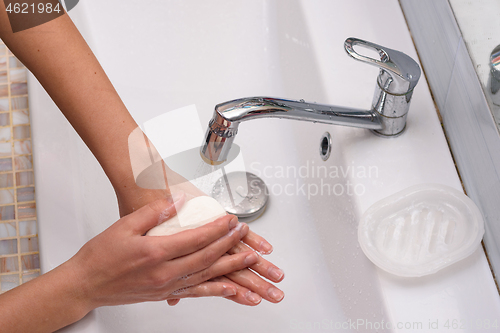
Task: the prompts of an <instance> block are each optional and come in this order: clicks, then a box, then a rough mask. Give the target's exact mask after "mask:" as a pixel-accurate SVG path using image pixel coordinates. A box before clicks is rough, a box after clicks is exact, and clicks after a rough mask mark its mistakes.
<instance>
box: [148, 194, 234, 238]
mask: <svg viewBox="0 0 500 333" xmlns="http://www.w3.org/2000/svg"><path fill="white" fill-rule="evenodd" d="M224 215H226V211H225V209H224V208H222V206H221V205H220V204H219V203H218V202H217V200H215V199H214V198H212V197H208V196H201V197H195V198H193V199H191V200H189V201H188V202H186V203H185V204H184V205H183V206H182V207H181V209H179V210H178V211H177V215H175V216H174V217H172V218H171V219H168V220H167V221H165V222H163V223H162V224H160V225H157V226H156V227H154V228H152V229H151V230H149V231H148V232H147V233H146V236H167V235H173V234H176V233H178V232H181V231H183V230H187V229H193V228H196V227H200V226H202V225H204V224H207V223H210V222H213V221H215V220H216V219H218V218H219V217H222V216H224Z"/></svg>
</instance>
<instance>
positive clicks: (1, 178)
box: [0, 165, 14, 188]
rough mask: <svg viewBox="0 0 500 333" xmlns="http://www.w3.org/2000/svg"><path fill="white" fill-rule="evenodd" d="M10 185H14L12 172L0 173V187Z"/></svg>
mask: <svg viewBox="0 0 500 333" xmlns="http://www.w3.org/2000/svg"><path fill="white" fill-rule="evenodd" d="M0 166H1V165H0ZM12 186H14V174H12V173H0V187H1V188H5V187H12Z"/></svg>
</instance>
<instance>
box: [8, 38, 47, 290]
mask: <svg viewBox="0 0 500 333" xmlns="http://www.w3.org/2000/svg"><path fill="white" fill-rule="evenodd" d="M37 230H38V229H37V219H36V201H35V186H34V174H33V155H32V150H31V128H30V119H29V106H28V87H27V69H26V68H25V67H24V65H23V64H22V63H21V62H20V61H19V60H18V59H17V58H16V57H15V56H14V55H13V54H12V53H11V52H10V50H8V48H7V47H6V46H5V45H4V44H3V42H2V41H1V40H0V293H2V292H5V291H7V290H10V289H12V288H14V287H17V286H18V285H20V284H22V283H24V282H27V281H29V280H31V279H33V278H35V277H37V276H39V275H40V260H39V251H38V231H37Z"/></svg>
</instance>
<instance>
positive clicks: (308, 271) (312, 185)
mask: <svg viewBox="0 0 500 333" xmlns="http://www.w3.org/2000/svg"><path fill="white" fill-rule="evenodd" d="M382 2H383V3H382ZM70 14H71V16H72V17H73V19H74V20H75V23H76V24H77V26H78V27H79V28H80V29H81V31H82V33H83V34H84V36H85V37H86V38H87V40H88V41H89V43H90V44H91V47H92V48H93V49H94V51H95V52H96V54H97V56H98V58H99V60H100V61H101V64H102V65H103V67H104V69H105V71H106V72H107V73H108V75H109V77H110V78H111V80H112V82H113V83H114V85H115V87H116V88H117V90H118V93H119V94H120V96H121V97H122V98H123V100H124V102H125V104H126V105H127V106H128V108H129V110H130V112H131V113H132V115H133V116H134V117H135V119H136V120H137V122H138V123H140V124H142V123H144V122H145V121H147V120H149V119H152V118H154V117H156V116H158V115H161V114H163V113H165V112H168V111H170V110H174V109H178V108H180V107H184V106H187V105H192V104H195V105H196V107H197V110H198V112H199V116H200V119H201V123H202V125H203V126H206V124H207V123H208V120H209V119H210V117H211V115H212V112H213V108H214V106H215V104H217V103H220V102H224V101H227V100H230V99H235V98H240V97H247V96H273V97H283V98H290V99H305V100H307V101H317V102H321V103H329V104H336V105H344V106H352V107H356V108H368V107H370V105H371V99H372V95H373V91H374V88H375V80H376V76H377V73H378V70H377V69H376V68H374V67H370V66H367V65H365V64H362V63H359V62H356V61H353V60H352V59H351V58H349V57H348V56H347V55H346V54H345V52H344V50H343V41H344V40H345V39H346V38H347V37H351V36H354V37H359V38H362V39H365V40H369V41H372V42H375V43H377V44H380V45H384V46H387V47H389V48H392V49H396V50H400V51H403V52H405V53H407V54H408V55H410V56H412V57H413V58H414V59H417V55H416V52H415V50H414V47H413V44H412V41H411V38H410V34H409V32H408V30H407V27H406V24H405V21H404V18H403V15H402V13H401V11H400V7H399V4H398V2H397V1H395V0H390V1H389V0H386V1H376V2H375V1H369V0H364V1H326V0H322V1H321V0H308V1H302V2H301V1H255V0H251V1H250V0H248V1H241V0H240V1H231V0H224V1H222V0H221V1H210V2H207V1H201V0H200V1H155V2H147V3H146V2H144V1H134V0H119V1H118V0H108V1H98V0H86V1H81V2H80V3H79V4H78V5H77V6H76V8H75V9H73V10H72V11H71V12H70ZM382 18H383V19H382ZM388 18H391V19H392V22H389V23H390V24H389V28H388V24H385V23H384V24H381V23H383V21H381V20H387V19H388ZM386 23H387V22H386ZM30 108H31V112H32V122H33V125H32V128H33V138H34V150H35V153H34V157H35V161H34V165H35V168H36V181H37V183H36V188H37V202H38V216H39V229H40V254H41V265H42V269H43V271H45V272H46V271H48V270H50V269H52V268H54V267H56V266H57V265H59V264H60V263H62V262H63V261H65V260H67V259H69V258H70V257H71V256H72V255H73V254H74V253H76V251H77V250H78V249H79V248H80V247H81V246H82V245H83V244H84V243H85V242H86V241H87V240H89V239H90V238H92V237H93V236H95V235H96V234H98V233H99V232H101V231H102V230H104V229H105V228H106V227H107V226H109V225H110V224H111V223H113V222H114V221H116V220H117V219H118V210H117V204H116V199H115V198H114V193H113V190H112V188H111V186H110V184H109V182H108V181H107V179H106V177H105V175H104V173H103V172H102V171H101V170H100V167H99V165H98V164H97V162H96V161H95V160H94V159H93V157H92V155H91V154H90V152H89V151H88V150H87V148H86V147H85V145H84V144H83V142H82V141H81V140H80V139H79V138H78V136H77V135H76V133H75V132H74V131H73V130H72V129H71V128H70V126H69V124H67V122H66V120H65V119H64V118H63V116H62V115H60V114H59V111H58V110H57V108H56V107H55V106H54V104H53V103H52V102H51V101H50V99H49V98H48V97H47V95H46V94H45V92H44V91H43V90H42V88H41V87H40V86H39V84H38V83H37V82H36V81H35V80H34V79H33V78H32V79H31V81H30ZM326 131H328V132H330V134H331V135H332V141H333V149H332V154H331V157H330V158H329V159H328V160H327V161H326V162H323V161H322V160H321V158H320V156H319V154H318V149H319V144H320V138H321V136H322V135H323V133H324V132H326ZM264 133H265V135H264ZM200 143H201V142H200ZM235 143H237V144H238V145H239V146H240V147H241V151H242V154H243V155H244V161H245V164H246V169H247V171H250V172H253V173H255V174H258V175H259V174H260V176H261V177H262V178H263V179H264V181H265V182H266V183H267V186H268V187H269V189H270V192H271V199H270V204H269V206H268V207H267V210H266V212H265V213H264V215H263V216H262V217H261V218H260V219H259V220H257V221H255V222H252V223H251V224H250V227H251V228H252V230H254V231H255V232H257V233H259V234H261V235H263V236H265V237H266V238H267V239H268V240H269V241H270V242H271V243H272V244H273V245H274V248H275V250H274V253H273V254H272V255H271V256H270V260H271V261H273V262H274V263H276V264H277V265H278V266H280V267H281V268H283V270H284V271H285V274H286V277H285V279H284V281H283V282H282V283H280V288H281V289H283V290H284V292H285V299H284V300H283V301H282V302H281V303H280V304H270V303H266V302H265V301H263V303H262V304H260V305H259V306H257V307H245V306H241V305H237V304H235V303H232V302H229V301H226V300H223V299H194V300H183V301H181V302H180V303H179V305H177V306H175V307H169V306H168V305H167V304H166V303H165V302H160V303H144V304H138V305H130V306H118V307H106V308H100V309H97V310H95V311H93V312H91V313H90V314H89V315H88V316H86V317H85V318H84V319H83V320H81V321H80V322H78V323H76V324H74V325H71V326H69V327H67V328H65V329H63V330H62V331H63V332H107V333H109V332H120V333H125V332H148V333H149V332H190V333H192V332H207V331H215V330H217V331H218V332H291V331H299V332H304V331H307V332H309V331H323V330H333V329H334V328H343V329H344V330H345V331H359V332H376V331H378V332H380V331H394V332H399V331H400V332H409V331H412V329H413V330H415V331H419V332H425V331H428V330H430V331H434V332H435V331H444V330H446V328H447V327H446V326H445V325H446V323H447V321H448V325H449V329H448V330H446V331H450V332H451V331H460V332H477V331H478V329H479V328H478V327H476V326H475V325H476V324H477V323H476V320H477V321H481V322H482V323H486V321H488V320H489V321H490V322H491V323H493V321H494V320H496V318H497V317H498V316H499V315H500V302H499V297H498V293H497V289H496V287H495V283H494V280H493V278H492V276H491V273H490V270H489V266H488V263H487V260H486V257H485V254H484V252H483V249H482V248H479V249H478V250H477V251H476V252H475V253H474V254H473V255H472V256H470V257H468V258H466V259H465V260H462V261H461V262H458V263H456V264H454V265H451V266H449V267H447V268H445V269H443V270H442V271H440V272H438V273H436V274H434V275H430V276H426V277H423V278H400V277H396V276H393V275H390V274H389V273H386V272H384V271H382V270H380V269H378V268H377V267H375V266H374V265H373V264H372V263H371V262H370V261H369V260H368V259H367V258H366V257H365V256H364V254H363V253H362V251H361V249H360V248H359V246H358V242H357V233H356V230H357V223H358V220H359V217H360V216H361V214H362V213H363V212H364V211H365V210H366V209H367V208H368V207H369V206H370V205H371V204H373V203H375V202H376V201H378V200H380V199H382V198H384V197H386V196H389V195H391V194H393V193H395V192H397V191H400V190H402V189H405V188H407V187H409V186H412V185H415V184H421V183H440V184H444V185H448V186H452V187H455V188H457V189H461V186H460V181H459V178H458V175H457V173H456V169H455V167H454V164H453V160H452V158H451V155H450V152H449V150H448V146H447V144H446V140H445V137H444V135H443V132H442V129H441V126H440V123H439V120H438V117H437V114H436V110H435V108H434V104H433V102H432V98H431V95H430V93H429V88H428V86H427V84H426V81H425V79H424V78H422V79H421V80H420V82H419V84H418V85H417V88H416V90H415V92H414V95H413V102H412V106H411V108H410V113H409V116H408V125H407V130H406V132H405V133H404V134H403V135H401V136H400V137H398V138H394V139H384V138H379V137H376V136H375V135H373V134H372V133H371V132H369V131H367V130H363V129H354V128H346V127H338V126H329V125H320V124H312V123H305V122H297V121H293V120H281V119H260V120H255V121H251V122H248V123H243V124H241V126H240V129H239V133H238V135H237V138H236V141H235ZM319 166H326V167H327V168H328V173H329V177H324V176H318V171H321V170H324V169H319ZM294 170H295V172H297V173H298V174H299V175H300V177H294V175H293V172H294ZM313 171H314V175H313ZM306 172H307V173H308V174H306ZM321 172H324V171H321ZM335 172H337V173H335ZM328 189H329V190H330V191H331V192H330V194H328V192H327V191H328ZM321 191H323V192H321ZM193 314H194V318H193ZM388 323H389V324H388ZM452 323H455V324H456V323H460V324H461V325H463V327H465V329H458V328H457V329H455V326H452ZM435 325H439V329H440V330H434V328H435V327H436V326H435ZM484 325H486V324H484ZM410 327H411V329H410ZM457 327H458V326H457Z"/></svg>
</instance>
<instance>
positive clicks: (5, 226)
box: [0, 222, 17, 238]
mask: <svg viewBox="0 0 500 333" xmlns="http://www.w3.org/2000/svg"><path fill="white" fill-rule="evenodd" d="M16 236H17V231H16V222H5V223H0V238H9V237H16Z"/></svg>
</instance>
